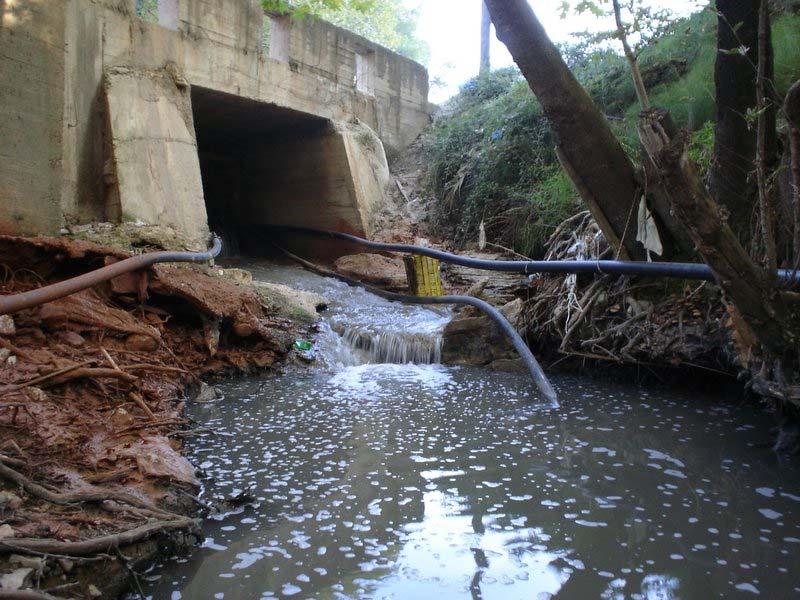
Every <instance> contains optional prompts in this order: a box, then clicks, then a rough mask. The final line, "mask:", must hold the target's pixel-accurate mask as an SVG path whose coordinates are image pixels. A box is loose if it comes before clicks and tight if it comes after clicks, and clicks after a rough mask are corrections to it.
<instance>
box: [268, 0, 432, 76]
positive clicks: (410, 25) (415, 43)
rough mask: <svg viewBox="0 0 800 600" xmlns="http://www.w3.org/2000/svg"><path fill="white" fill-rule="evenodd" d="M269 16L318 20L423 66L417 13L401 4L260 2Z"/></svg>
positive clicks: (372, 0) (387, 0) (424, 49)
mask: <svg viewBox="0 0 800 600" xmlns="http://www.w3.org/2000/svg"><path fill="white" fill-rule="evenodd" d="M262 4H263V6H264V9H265V10H267V11H269V12H280V13H284V12H291V13H292V14H294V15H295V16H297V17H299V18H302V17H306V16H311V17H319V18H322V19H325V20H326V21H329V22H331V23H333V24H334V25H338V26H339V27H342V28H343V29H347V30H348V31H352V32H353V33H357V34H358V35H361V36H364V37H365V38H367V39H368V40H371V41H373V42H375V43H377V44H380V45H382V46H385V47H387V48H389V49H390V50H394V51H395V52H398V53H399V54H402V55H403V56H407V57H408V58H411V59H412V60H416V61H417V62H421V63H423V64H424V63H427V62H428V56H429V49H428V45H427V44H426V43H425V42H423V41H421V40H420V39H419V38H417V35H416V31H417V21H418V17H419V15H418V14H417V11H414V10H409V9H407V8H406V7H405V5H404V4H403V1H402V0H380V1H377V0H292V1H288V0H262Z"/></svg>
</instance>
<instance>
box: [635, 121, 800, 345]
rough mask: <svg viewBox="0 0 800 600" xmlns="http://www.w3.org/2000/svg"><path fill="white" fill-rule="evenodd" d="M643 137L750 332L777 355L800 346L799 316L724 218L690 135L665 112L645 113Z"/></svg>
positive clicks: (682, 216)
mask: <svg viewBox="0 0 800 600" xmlns="http://www.w3.org/2000/svg"><path fill="white" fill-rule="evenodd" d="M639 137H640V139H641V140H642V144H643V145H644V147H645V149H646V151H647V153H648V155H649V156H650V159H651V160H652V161H653V162H654V163H655V164H656V166H657V167H658V168H659V170H660V171H661V173H662V177H663V178H664V180H665V182H666V183H667V184H668V189H670V191H671V199H672V203H673V210H674V211H675V213H676V214H677V215H678V218H680V220H681V221H682V222H683V224H684V225H685V227H686V228H687V229H688V231H689V234H690V235H691V236H692V239H693V240H694V243H695V245H696V246H697V250H698V251H699V252H700V254H701V255H702V257H703V259H704V260H705V262H706V263H707V264H708V266H709V267H711V269H712V270H713V271H714V273H715V275H716V277H717V282H718V283H719V285H720V287H721V288H722V289H723V290H724V291H725V293H726V295H727V296H728V297H729V298H730V300H731V301H732V302H733V304H734V306H735V308H736V309H737V311H738V312H739V314H740V315H741V317H742V319H743V321H744V323H746V324H747V326H748V327H749V329H750V332H749V333H750V334H751V335H752V336H754V337H755V339H757V340H758V341H759V342H760V343H761V345H762V346H763V347H764V348H766V349H767V350H768V351H769V352H770V353H771V354H772V355H773V356H775V357H781V356H783V355H784V354H785V353H786V352H787V351H794V350H796V346H797V342H798V339H800V338H798V335H797V332H798V331H799V329H798V323H797V315H795V314H794V313H793V312H792V311H790V309H789V307H788V306H787V301H786V299H785V298H784V296H783V295H782V294H781V293H780V291H779V288H778V285H777V282H776V281H775V277H774V276H773V275H770V274H769V272H768V271H764V270H762V269H761V268H759V267H758V266H757V265H756V264H755V263H754V262H753V261H752V260H751V259H750V256H749V255H748V253H747V251H746V250H745V249H744V247H743V246H742V245H741V244H740V243H739V241H738V239H737V237H736V235H735V233H734V232H733V230H732V229H731V228H730V227H729V226H728V224H727V223H726V222H725V220H724V219H722V217H721V215H720V212H719V206H718V205H717V204H716V203H715V202H714V200H713V199H712V198H711V196H710V195H709V194H708V191H707V190H706V188H705V185H703V182H702V180H701V179H700V176H699V175H698V174H697V171H696V170H695V168H694V165H693V163H692V161H691V160H689V157H688V155H687V149H688V145H689V136H688V134H687V133H686V132H685V131H679V132H676V130H675V127H674V125H672V122H671V120H670V119H669V113H667V112H666V111H660V110H652V111H650V112H647V113H643V114H642V116H641V118H640V120H639Z"/></svg>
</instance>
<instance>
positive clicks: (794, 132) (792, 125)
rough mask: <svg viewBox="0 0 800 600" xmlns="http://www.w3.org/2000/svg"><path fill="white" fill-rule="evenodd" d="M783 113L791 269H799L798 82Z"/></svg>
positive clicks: (799, 122) (799, 100) (799, 156)
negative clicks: (788, 174)
mask: <svg viewBox="0 0 800 600" xmlns="http://www.w3.org/2000/svg"><path fill="white" fill-rule="evenodd" d="M783 112H784V114H785V115H786V120H787V121H788V122H789V152H790V155H789V156H790V158H789V164H790V172H791V178H790V181H791V183H790V185H789V189H790V198H791V201H790V203H789V206H791V207H792V222H793V223H792V225H793V229H794V240H793V246H794V256H793V259H794V261H793V267H794V268H795V269H798V268H800V81H798V82H796V83H795V84H794V85H793V86H792V87H791V88H789V91H788V92H787V93H786V100H785V101H784V103H783Z"/></svg>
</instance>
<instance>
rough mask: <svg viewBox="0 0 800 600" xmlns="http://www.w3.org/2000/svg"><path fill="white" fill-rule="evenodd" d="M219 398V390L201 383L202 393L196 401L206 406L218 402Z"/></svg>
mask: <svg viewBox="0 0 800 600" xmlns="http://www.w3.org/2000/svg"><path fill="white" fill-rule="evenodd" d="M219 397H220V393H219V392H218V390H217V388H215V387H213V386H210V385H208V384H207V383H201V384H200V392H199V393H198V394H197V397H196V398H195V399H194V401H195V402H199V403H201V404H205V403H208V402H214V401H216V400H218V399H219Z"/></svg>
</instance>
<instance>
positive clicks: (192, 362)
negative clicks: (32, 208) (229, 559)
mask: <svg viewBox="0 0 800 600" xmlns="http://www.w3.org/2000/svg"><path fill="white" fill-rule="evenodd" d="M127 256H129V253H128V252H126V251H123V250H120V249H119V248H118V247H112V246H104V245H100V244H96V243H92V242H86V241H77V240H69V239H67V238H27V239H22V238H11V237H2V238H0V277H1V278H2V279H0V293H2V294H11V293H15V292H20V291H25V290H28V289H32V288H35V287H39V286H41V285H43V284H45V283H50V282H53V281H57V280H59V279H64V278H67V277H69V276H70V275H73V274H77V273H82V272H86V271H89V270H91V269H93V268H97V267H100V266H103V265H104V264H108V262H112V261H115V260H120V259H123V258H126V257H127ZM291 316H292V311H291V310H287V307H285V306H283V305H282V303H281V302H278V301H276V300H275V298H271V297H270V296H269V292H268V291H264V290H256V289H255V288H254V287H252V286H251V285H249V284H248V282H247V277H246V274H243V273H239V272H236V271H234V272H226V271H224V270H221V269H219V268H216V267H215V268H210V267H198V266H178V265H159V266H156V267H154V268H152V269H150V270H148V271H146V272H143V273H136V274H132V275H128V276H124V277H120V278H117V279H115V280H113V281H111V282H109V283H108V284H104V285H101V286H97V287H96V288H94V289H91V290H86V291H84V292H81V293H79V294H75V295H73V296H69V297H67V298H63V299H61V300H57V301H54V302H50V303H47V304H44V305H41V306H39V307H35V308H32V309H29V310H25V311H22V312H20V313H17V314H15V315H13V316H12V317H10V318H9V317H4V318H3V319H2V322H1V323H0V325H2V327H0V359H2V360H1V361H0V362H1V364H0V585H1V586H2V589H3V590H4V591H5V590H13V589H25V588H35V589H39V590H49V593H50V594H51V595H55V596H61V597H73V598H93V597H98V596H103V597H113V596H114V595H115V594H117V593H119V592H120V591H121V587H122V586H123V585H124V584H125V582H126V580H127V574H128V572H129V571H130V569H131V568H132V567H133V566H134V565H135V564H136V563H137V562H138V561H139V560H141V559H146V558H147V557H148V556H151V555H152V553H153V552H155V551H156V550H157V548H158V547H159V545H161V544H163V543H179V544H183V543H187V542H188V543H191V542H192V541H193V538H192V537H191V534H192V533H193V532H194V531H195V529H196V522H195V521H194V520H193V519H192V518H190V517H191V516H192V514H193V512H194V511H195V509H196V508H197V504H196V502H195V501H194V497H195V494H196V491H197V486H198V481H197V479H196V477H195V472H194V468H193V467H192V465H191V464H190V463H189V462H188V461H187V460H186V459H185V458H184V457H183V456H182V454H181V447H182V439H184V437H185V436H187V435H191V434H192V429H193V427H194V424H192V423H189V422H188V421H187V420H186V419H185V418H184V403H185V402H186V401H187V400H188V399H189V398H191V397H193V396H194V395H196V394H198V393H200V395H201V396H203V397H205V398H206V399H210V398H213V397H214V395H215V393H214V389H213V388H212V387H210V386H208V385H206V384H205V383H203V382H202V380H209V379H213V378H217V377H222V376H226V375H234V374H243V373H250V372H256V371H263V370H265V369H268V368H270V367H273V366H274V365H276V364H277V363H278V362H279V361H281V360H282V359H283V358H285V357H286V356H287V354H288V353H289V352H290V349H291V347H292V344H293V342H294V340H295V339H296V337H297V335H299V334H300V331H299V328H300V327H301V326H300V325H298V324H297V321H296V320H293V319H292V318H291ZM305 326H308V322H307V321H306V325H305ZM187 536H188V537H187ZM132 543H135V544H136V545H135V546H131V544H132ZM120 549H121V550H122V552H120Z"/></svg>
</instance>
